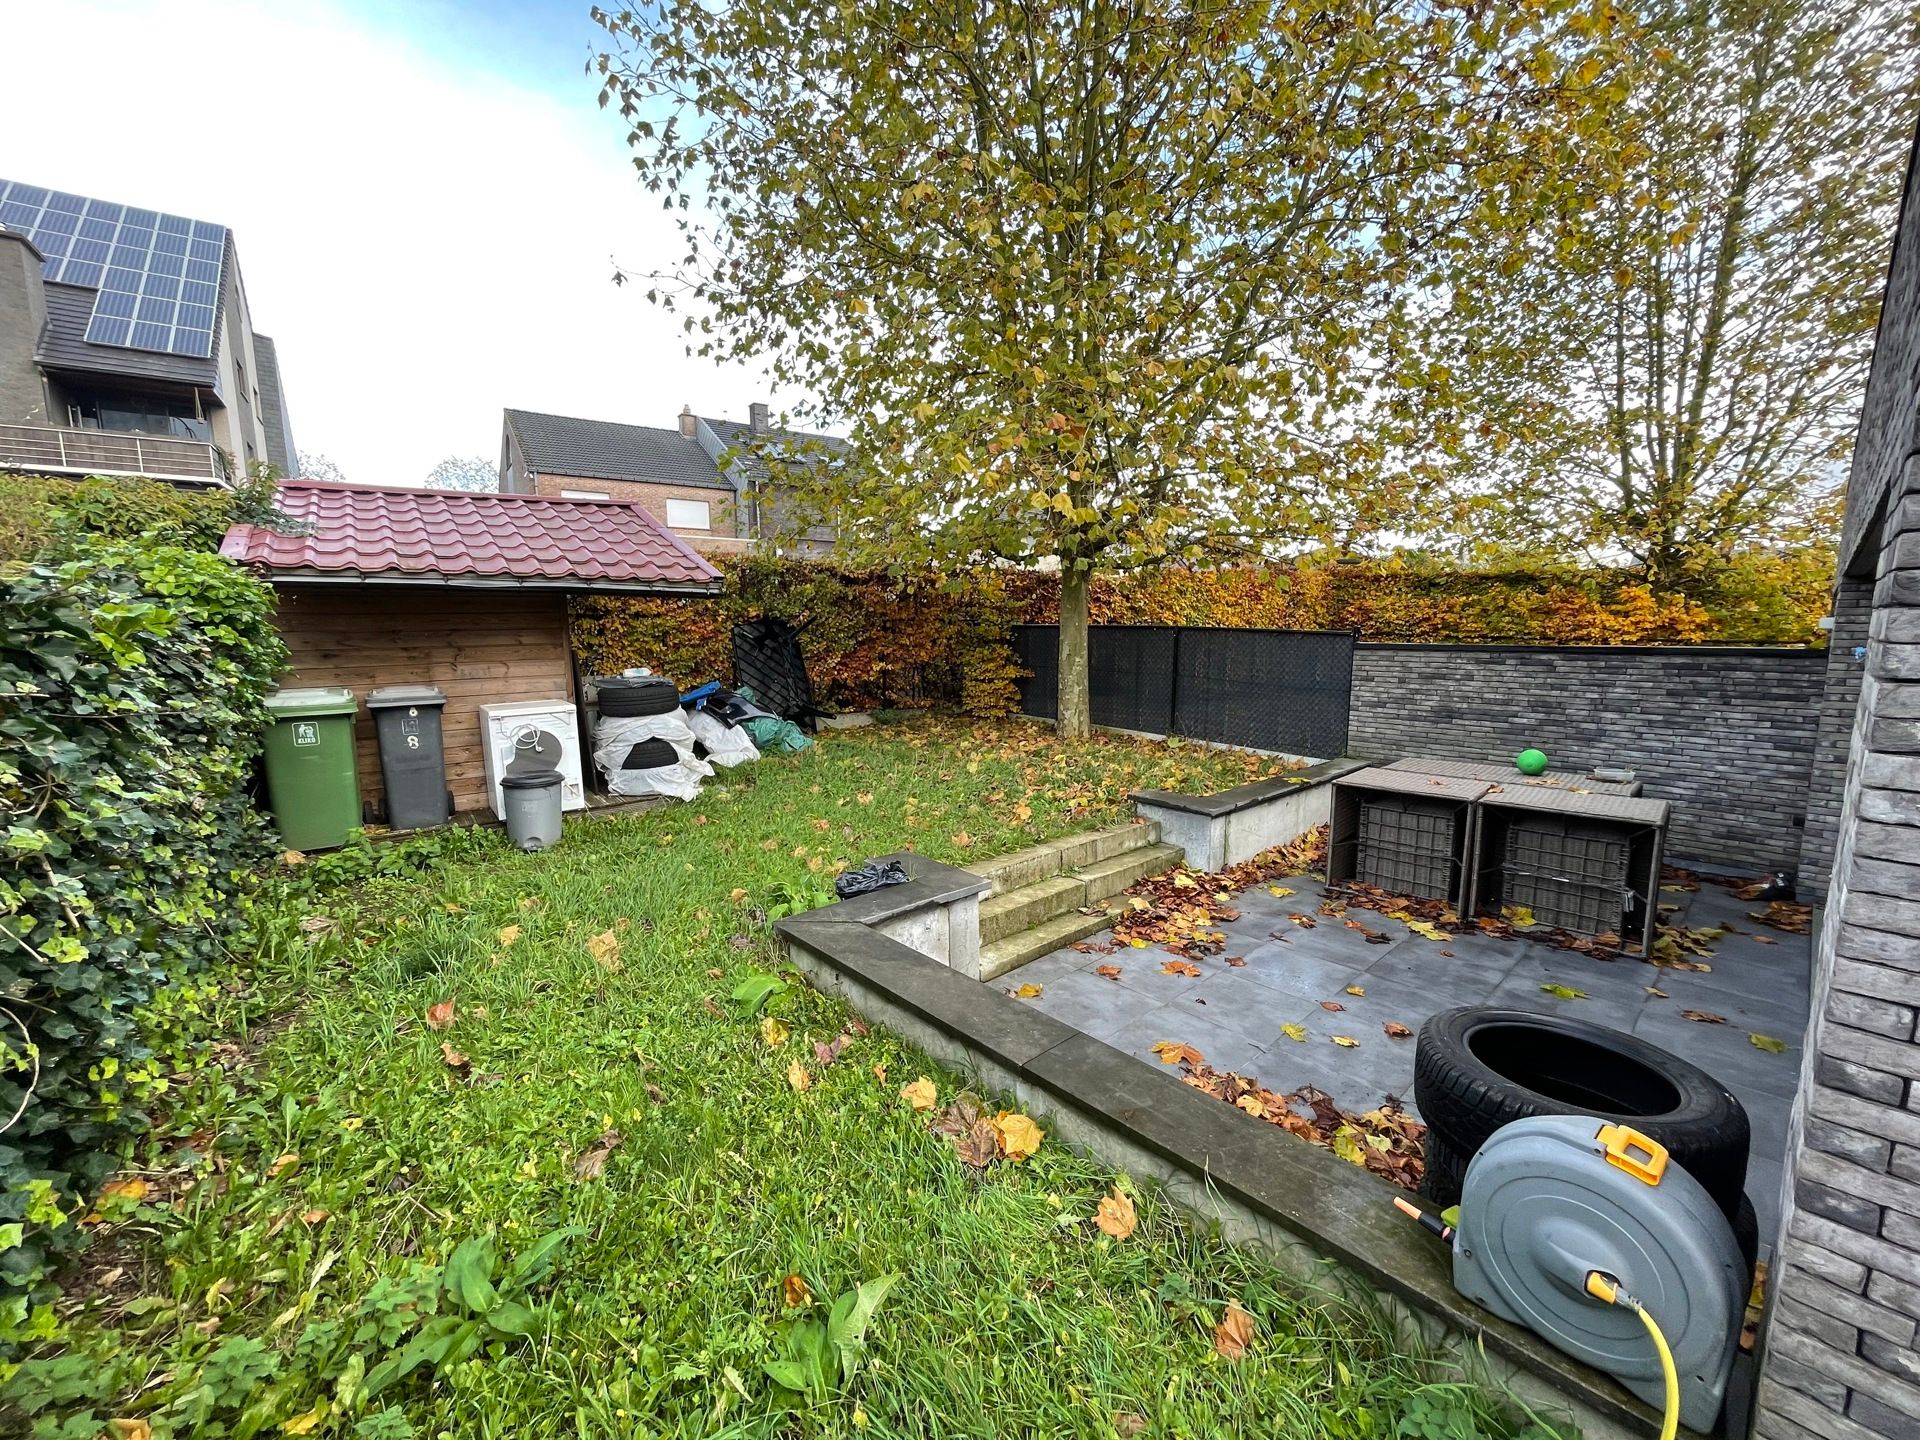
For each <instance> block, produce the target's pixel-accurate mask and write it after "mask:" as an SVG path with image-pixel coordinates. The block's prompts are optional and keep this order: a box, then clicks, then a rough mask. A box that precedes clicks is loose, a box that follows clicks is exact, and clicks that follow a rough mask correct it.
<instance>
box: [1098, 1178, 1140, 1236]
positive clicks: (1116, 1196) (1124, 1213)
mask: <svg viewBox="0 0 1920 1440" xmlns="http://www.w3.org/2000/svg"><path fill="white" fill-rule="evenodd" d="M1093 1223H1094V1224H1095V1225H1098V1226H1099V1227H1100V1233H1101V1234H1103V1235H1111V1236H1112V1237H1113V1238H1114V1239H1116V1240H1124V1239H1126V1238H1127V1237H1128V1236H1129V1235H1131V1234H1133V1227H1134V1226H1135V1225H1137V1224H1138V1223H1139V1216H1138V1215H1137V1214H1135V1212H1134V1208H1133V1201H1132V1200H1130V1199H1128V1198H1127V1197H1126V1196H1125V1195H1123V1194H1121V1193H1120V1187H1119V1186H1118V1185H1116V1186H1114V1187H1113V1193H1112V1194H1111V1195H1108V1196H1106V1197H1105V1198H1104V1199H1102V1200H1101V1201H1100V1203H1099V1205H1097V1206H1095V1207H1094V1212H1093Z"/></svg>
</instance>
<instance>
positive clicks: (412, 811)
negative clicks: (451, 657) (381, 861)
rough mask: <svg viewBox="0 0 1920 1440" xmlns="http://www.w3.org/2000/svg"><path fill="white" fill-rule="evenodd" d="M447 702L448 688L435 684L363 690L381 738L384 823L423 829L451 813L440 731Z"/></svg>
mask: <svg viewBox="0 0 1920 1440" xmlns="http://www.w3.org/2000/svg"><path fill="white" fill-rule="evenodd" d="M446 704H447V695H446V692H445V691H444V690H441V689H440V688H439V687H438V686H434V685H386V686H382V687H381V688H380V689H378V690H374V691H370V692H369V693H368V695H367V709H368V710H369V711H370V712H371V713H372V715H373V729H374V733H375V734H376V735H377V736H378V737H379V739H380V778H381V780H382V782H383V783H384V785H385V787H386V792H387V823H388V824H389V825H391V826H393V828H394V829H396V830H424V829H427V828H429V827H431V826H434V825H444V824H446V823H447V821H448V820H450V819H452V818H453V798H452V797H451V796H450V795H449V794H448V793H447V754H446V746H445V743H444V741H443V740H442V738H441V731H440V716H441V712H442V711H443V710H445V708H446Z"/></svg>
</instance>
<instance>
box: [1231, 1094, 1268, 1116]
mask: <svg viewBox="0 0 1920 1440" xmlns="http://www.w3.org/2000/svg"><path fill="white" fill-rule="evenodd" d="M1233 1103H1234V1104H1235V1105H1238V1106H1239V1107H1240V1108H1241V1109H1242V1110H1244V1111H1246V1112H1247V1114H1249V1115H1252V1116H1255V1117H1257V1118H1259V1119H1263V1120H1264V1119H1265V1118H1266V1114H1267V1107H1266V1106H1265V1105H1263V1104H1261V1103H1260V1097H1259V1096H1258V1095H1242V1096H1241V1097H1240V1098H1239V1099H1238V1100H1236V1101H1234V1102H1233Z"/></svg>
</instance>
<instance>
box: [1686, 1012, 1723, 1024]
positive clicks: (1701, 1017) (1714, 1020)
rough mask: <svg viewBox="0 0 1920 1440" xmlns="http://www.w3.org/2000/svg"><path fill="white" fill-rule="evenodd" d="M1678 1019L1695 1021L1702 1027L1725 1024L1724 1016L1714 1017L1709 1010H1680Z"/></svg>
mask: <svg viewBox="0 0 1920 1440" xmlns="http://www.w3.org/2000/svg"><path fill="white" fill-rule="evenodd" d="M1680 1018H1681V1019H1682V1020H1697V1021H1698V1022H1699V1023H1700V1024H1702V1025H1724V1024H1726V1023H1727V1017H1726V1016H1724V1015H1716V1014H1714V1013H1713V1012H1712V1011H1711V1010H1682V1011H1681V1012H1680Z"/></svg>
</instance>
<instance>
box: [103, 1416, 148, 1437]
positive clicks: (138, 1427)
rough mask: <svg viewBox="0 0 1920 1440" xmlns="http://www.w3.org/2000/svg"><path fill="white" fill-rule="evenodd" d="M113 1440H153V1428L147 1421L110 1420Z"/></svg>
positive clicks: (109, 1426) (109, 1424)
mask: <svg viewBox="0 0 1920 1440" xmlns="http://www.w3.org/2000/svg"><path fill="white" fill-rule="evenodd" d="M107 1428H108V1429H109V1430H111V1431H113V1440H153V1426H151V1425H149V1424H148V1423H147V1422H146V1421H145V1420H109V1421H108V1422H107Z"/></svg>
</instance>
